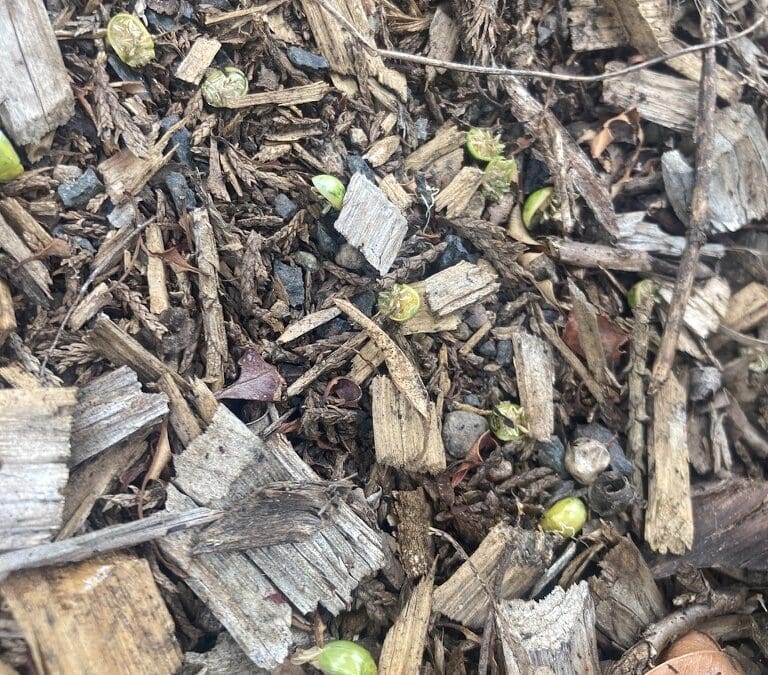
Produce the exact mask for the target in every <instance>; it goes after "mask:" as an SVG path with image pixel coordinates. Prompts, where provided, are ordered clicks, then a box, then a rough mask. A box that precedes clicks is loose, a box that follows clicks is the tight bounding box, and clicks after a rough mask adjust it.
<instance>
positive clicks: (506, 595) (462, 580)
mask: <svg viewBox="0 0 768 675" xmlns="http://www.w3.org/2000/svg"><path fill="white" fill-rule="evenodd" d="M507 547H511V549H512V557H511V560H510V563H509V566H508V567H507V569H506V572H505V573H504V578H503V580H502V583H501V595H500V597H499V598H497V599H496V600H497V601H498V600H507V599H510V598H519V597H521V596H523V595H524V594H525V593H526V592H527V591H528V590H529V589H530V588H531V587H532V586H533V584H534V583H536V581H538V579H539V577H540V576H541V575H542V573H543V572H544V570H545V569H546V568H547V566H548V565H549V563H550V562H552V554H553V540H552V537H551V536H550V535H546V534H544V533H543V532H539V531H536V530H523V529H520V528H516V527H511V526H509V525H506V524H503V523H500V524H499V525H497V526H496V527H494V528H493V529H492V530H491V531H490V532H489V533H488V535H487V536H486V537H485V539H483V541H482V542H481V544H480V546H479V547H478V549H477V550H476V551H475V552H474V553H473V554H472V555H471V556H470V558H469V560H468V561H467V562H465V563H464V564H463V565H462V566H461V567H459V569H458V570H456V571H455V572H454V573H453V575H452V576H451V578H450V579H448V581H446V582H445V583H444V584H442V585H441V586H439V587H438V588H437V589H435V594H434V603H433V608H434V609H435V611H438V612H441V613H442V614H445V615H446V616H448V617H450V618H451V619H453V620H454V621H458V622H459V623H462V624H464V625H465V626H469V627H471V628H481V627H482V626H483V625H484V623H485V619H486V616H487V615H488V608H489V606H490V599H489V593H490V592H491V586H492V585H493V583H494V576H495V573H496V569H497V567H498V565H499V561H500V560H501V558H502V556H503V555H504V552H505V549H507Z"/></svg>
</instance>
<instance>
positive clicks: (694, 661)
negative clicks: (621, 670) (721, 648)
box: [646, 651, 744, 675]
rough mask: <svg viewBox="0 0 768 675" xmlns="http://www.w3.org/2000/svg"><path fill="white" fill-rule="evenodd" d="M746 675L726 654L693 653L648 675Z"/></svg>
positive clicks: (672, 661)
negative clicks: (708, 674) (715, 674)
mask: <svg viewBox="0 0 768 675" xmlns="http://www.w3.org/2000/svg"><path fill="white" fill-rule="evenodd" d="M704 673H717V675H744V671H743V670H742V669H741V668H740V667H739V666H738V665H736V663H735V662H734V661H733V660H732V659H731V658H730V657H729V656H728V654H726V653H725V652H714V651H705V652H693V654H686V655H685V656H678V657H677V658H674V659H670V660H669V661H665V662H664V663H662V664H661V665H658V666H656V667H655V668H652V669H651V670H649V671H648V672H647V673H646V675H703V674H704Z"/></svg>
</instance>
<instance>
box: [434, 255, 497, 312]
mask: <svg viewBox="0 0 768 675" xmlns="http://www.w3.org/2000/svg"><path fill="white" fill-rule="evenodd" d="M424 284H425V288H424V295H425V296H426V297H427V303H428V304H429V308H430V310H432V312H434V313H435V314H437V315H438V316H446V315H447V314H453V313H454V312H458V311H459V310H461V309H464V308H465V307H469V306H470V305H472V304H474V303H476V302H481V301H482V300H485V299H486V298H488V296H490V295H492V294H493V293H495V292H496V291H498V290H499V286H500V284H499V282H498V276H497V274H496V273H495V272H494V271H493V268H492V267H491V266H490V265H488V264H487V263H486V264H479V265H473V264H472V263H470V262H467V261H466V260H462V261H461V262H460V263H458V264H456V265H453V266H452V267H449V268H448V269H445V270H443V271H442V272H438V273H437V274H433V275H432V276H431V277H428V278H427V279H425V280H424Z"/></svg>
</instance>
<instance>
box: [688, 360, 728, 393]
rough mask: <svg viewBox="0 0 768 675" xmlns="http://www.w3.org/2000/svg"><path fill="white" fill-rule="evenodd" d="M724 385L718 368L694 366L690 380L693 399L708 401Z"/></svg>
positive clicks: (689, 386) (689, 384)
mask: <svg viewBox="0 0 768 675" xmlns="http://www.w3.org/2000/svg"><path fill="white" fill-rule="evenodd" d="M721 385H722V376H721V374H720V370H719V369H718V368H713V367H712V366H701V367H700V368H692V369H691V371H690V379H689V381H688V392H689V394H690V397H691V401H706V400H707V399H708V398H712V396H714V395H715V394H716V393H717V392H718V391H719V390H720V386H721Z"/></svg>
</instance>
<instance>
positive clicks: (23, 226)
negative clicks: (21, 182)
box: [0, 197, 53, 251]
mask: <svg viewBox="0 0 768 675" xmlns="http://www.w3.org/2000/svg"><path fill="white" fill-rule="evenodd" d="M0 213H2V214H3V217H4V218H5V220H6V222H7V223H8V224H9V225H10V226H11V228H12V229H13V231H14V232H16V234H18V235H19V236H20V237H21V238H22V240H23V241H24V243H25V244H26V245H27V246H29V248H31V249H32V250H33V251H40V250H41V249H44V248H45V247H46V246H48V245H49V244H50V243H51V241H53V237H52V236H51V235H50V233H49V232H48V230H46V229H45V228H44V227H43V226H42V225H41V224H40V223H38V222H37V221H36V220H35V219H34V218H33V217H32V215H31V214H30V213H29V212H28V211H27V210H26V209H25V208H24V207H23V206H22V205H21V204H20V203H19V202H18V201H17V200H16V199H14V198H13V197H8V198H7V199H0Z"/></svg>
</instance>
